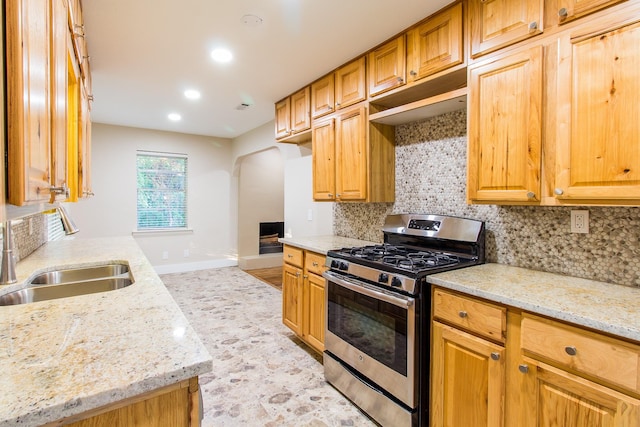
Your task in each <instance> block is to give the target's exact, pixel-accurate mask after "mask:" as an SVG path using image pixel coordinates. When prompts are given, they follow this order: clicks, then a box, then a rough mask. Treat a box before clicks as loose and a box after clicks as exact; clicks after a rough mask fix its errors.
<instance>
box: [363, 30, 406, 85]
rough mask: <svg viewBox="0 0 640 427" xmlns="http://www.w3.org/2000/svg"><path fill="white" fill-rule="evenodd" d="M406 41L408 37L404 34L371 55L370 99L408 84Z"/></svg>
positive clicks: (368, 67) (369, 74)
mask: <svg viewBox="0 0 640 427" xmlns="http://www.w3.org/2000/svg"><path fill="white" fill-rule="evenodd" d="M405 39H406V36H405V35H404V34H403V35H401V36H399V37H397V38H396V39H394V40H392V41H390V42H388V43H386V44H384V45H382V46H380V47H379V48H377V49H375V50H374V51H372V52H370V53H369V58H368V61H367V70H368V72H367V76H368V77H367V78H368V81H369V96H370V97H374V96H376V95H379V94H381V93H384V92H386V91H388V90H391V89H395V88H397V87H400V86H403V85H404V84H405V83H406V81H407V71H406V69H407V66H406V63H407V62H406V56H407V54H406V41H405Z"/></svg>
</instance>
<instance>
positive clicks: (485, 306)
mask: <svg viewBox="0 0 640 427" xmlns="http://www.w3.org/2000/svg"><path fill="white" fill-rule="evenodd" d="M433 317H434V318H438V319H441V320H444V321H446V322H448V323H449V324H452V325H455V326H457V327H460V328H462V329H466V330H468V331H470V332H474V333H476V334H478V335H481V336H483V337H486V338H489V339H492V340H494V341H499V342H504V341H505V338H506V331H507V309H506V308H504V307H499V306H496V305H492V304H489V303H486V302H482V301H478V300H475V299H472V298H468V297H464V296H461V295H455V294H453V293H450V292H446V291H443V290H441V289H436V290H435V291H434V293H433Z"/></svg>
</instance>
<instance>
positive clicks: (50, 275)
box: [27, 264, 129, 285]
mask: <svg viewBox="0 0 640 427" xmlns="http://www.w3.org/2000/svg"><path fill="white" fill-rule="evenodd" d="M128 273H129V266H128V265H127V264H107V265H97V266H90V267H80V268H68V269H64V270H55V271H48V272H46V273H41V274H38V275H37V276H36V277H34V278H33V279H31V280H30V281H29V282H27V283H28V284H30V285H53V284H59V283H71V282H80V281H85V280H93V279H103V278H105V277H114V276H122V275H125V276H128Z"/></svg>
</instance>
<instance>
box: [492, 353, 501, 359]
mask: <svg viewBox="0 0 640 427" xmlns="http://www.w3.org/2000/svg"><path fill="white" fill-rule="evenodd" d="M491 359H493V360H500V353H496V352H493V353H491Z"/></svg>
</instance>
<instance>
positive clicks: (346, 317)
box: [327, 281, 408, 376]
mask: <svg viewBox="0 0 640 427" xmlns="http://www.w3.org/2000/svg"><path fill="white" fill-rule="evenodd" d="M328 285H329V293H328V307H327V310H328V315H327V326H328V329H329V330H330V331H331V332H332V333H333V334H335V335H337V336H338V337H340V338H341V339H342V340H344V341H346V342H348V343H349V344H351V345H352V346H353V347H355V348H357V349H359V350H360V351H362V352H364V353H366V354H368V355H369V356H370V357H373V358H374V359H376V360H377V361H378V362H380V363H382V364H384V365H385V366H387V367H389V368H391V369H393V370H394V371H396V372H397V373H399V374H401V375H404V376H406V375H407V347H408V343H407V315H408V312H407V310H406V309H404V308H402V307H397V306H395V305H393V304H390V303H388V302H384V301H380V300H378V299H376V298H372V297H370V296H367V295H363V294H360V293H358V292H354V291H352V290H349V289H346V288H344V287H342V286H340V285H337V284H335V283H333V282H331V281H329V282H328Z"/></svg>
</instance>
